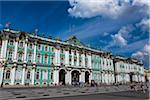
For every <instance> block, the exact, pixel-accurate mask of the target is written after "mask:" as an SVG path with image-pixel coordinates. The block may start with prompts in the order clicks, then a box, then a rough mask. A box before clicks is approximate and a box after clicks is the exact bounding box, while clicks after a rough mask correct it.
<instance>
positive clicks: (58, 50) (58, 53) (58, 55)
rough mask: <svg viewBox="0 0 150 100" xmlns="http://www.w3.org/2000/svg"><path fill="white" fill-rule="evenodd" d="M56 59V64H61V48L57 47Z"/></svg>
mask: <svg viewBox="0 0 150 100" xmlns="http://www.w3.org/2000/svg"><path fill="white" fill-rule="evenodd" d="M55 56H56V57H55V58H56V59H55V61H56V65H57V66H60V49H58V48H56V53H55Z"/></svg>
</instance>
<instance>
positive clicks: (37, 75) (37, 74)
mask: <svg viewBox="0 0 150 100" xmlns="http://www.w3.org/2000/svg"><path fill="white" fill-rule="evenodd" d="M36 79H37V80H38V79H39V71H37V73H36Z"/></svg>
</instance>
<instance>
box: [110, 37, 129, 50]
mask: <svg viewBox="0 0 150 100" xmlns="http://www.w3.org/2000/svg"><path fill="white" fill-rule="evenodd" d="M112 39H113V41H114V43H115V44H116V45H118V46H120V47H123V46H125V45H127V40H125V39H124V38H123V37H122V35H121V34H115V35H112Z"/></svg>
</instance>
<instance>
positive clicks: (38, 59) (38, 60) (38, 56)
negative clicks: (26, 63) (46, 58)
mask: <svg viewBox="0 0 150 100" xmlns="http://www.w3.org/2000/svg"><path fill="white" fill-rule="evenodd" d="M37 62H38V63H40V62H41V55H40V53H39V54H38V55H37Z"/></svg>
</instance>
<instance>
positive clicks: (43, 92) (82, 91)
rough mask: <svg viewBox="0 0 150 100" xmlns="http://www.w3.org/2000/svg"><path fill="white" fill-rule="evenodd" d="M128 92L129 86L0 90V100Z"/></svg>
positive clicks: (29, 99)
mask: <svg viewBox="0 0 150 100" xmlns="http://www.w3.org/2000/svg"><path fill="white" fill-rule="evenodd" d="M121 91H130V87H129V86H119V87H117V86H108V87H56V88H51V87H47V88H1V89H0V100H31V99H35V100H36V99H39V98H52V97H64V96H75V95H89V94H98V93H112V92H121Z"/></svg>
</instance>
